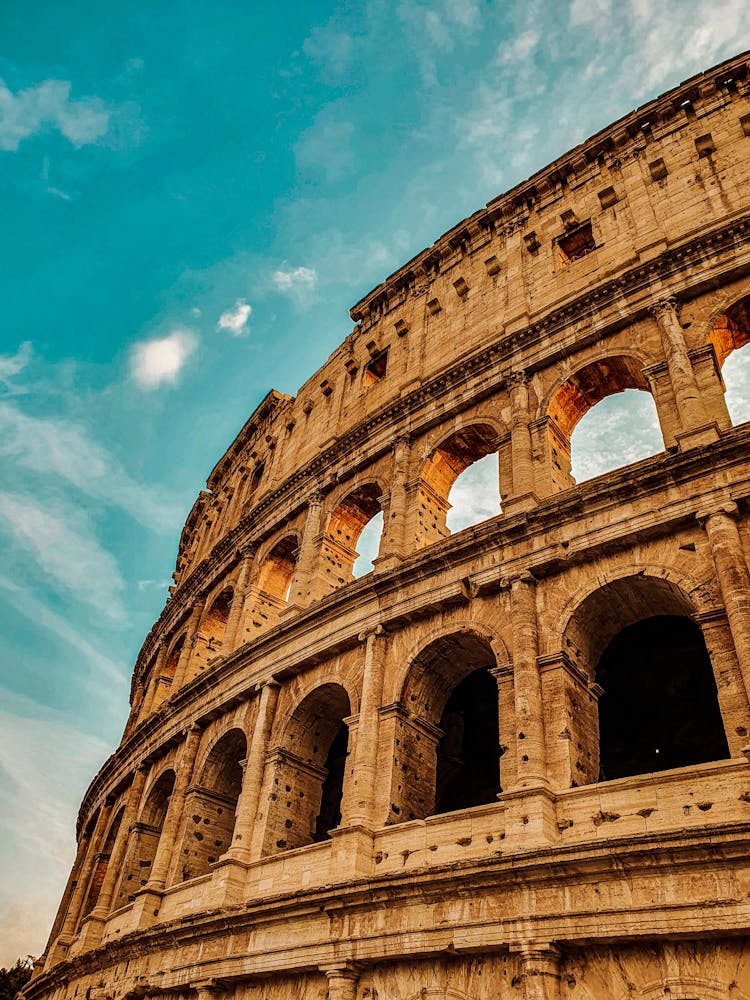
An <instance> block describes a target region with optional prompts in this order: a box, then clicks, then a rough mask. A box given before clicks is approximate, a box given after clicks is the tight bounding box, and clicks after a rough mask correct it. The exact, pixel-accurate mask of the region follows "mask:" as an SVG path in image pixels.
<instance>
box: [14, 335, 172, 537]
mask: <svg viewBox="0 0 750 1000" xmlns="http://www.w3.org/2000/svg"><path fill="white" fill-rule="evenodd" d="M16 357H17V355H16ZM4 360H5V359H3V357H2V356H0V373H2V367H3V361H4ZM1 379H2V375H1V374H0V380H1ZM2 458H6V459H10V460H12V461H13V463H14V466H15V468H16V469H19V468H24V469H28V470H30V471H32V472H34V473H37V474H39V475H41V476H44V477H45V478H47V479H49V478H54V479H58V480H60V481H62V482H63V483H67V484H69V485H71V486H74V487H75V488H76V489H77V490H79V491H80V492H81V493H83V494H85V495H86V496H89V497H91V498H92V499H95V500H102V501H104V502H105V503H107V504H108V505H110V506H113V507H119V508H120V509H122V510H125V511H126V512H127V513H128V514H130V516H131V517H133V518H135V519H136V520H137V521H139V522H140V523H141V524H143V525H145V526H147V527H151V528H155V529H156V530H160V531H161V530H167V529H173V528H174V526H175V524H176V523H177V520H178V513H177V511H176V509H175V507H174V505H172V504H171V503H170V502H169V501H165V500H164V499H162V497H161V496H159V495H158V494H157V493H156V491H155V490H154V489H152V488H151V487H149V486H146V485H144V484H143V483H139V482H137V481H135V480H134V479H133V478H132V477H131V476H130V475H128V473H127V472H126V471H125V469H124V468H123V467H122V466H121V465H120V463H119V462H118V461H117V460H116V459H115V458H114V457H113V456H112V455H111V454H110V453H109V452H108V451H107V449H106V448H104V447H103V446H102V445H101V444H99V443H98V442H97V441H95V440H94V439H93V438H92V436H91V434H90V433H89V432H88V431H87V429H86V428H85V427H83V426H82V425H81V424H77V423H75V422H73V421H72V420H70V419H68V418H66V417H64V416H59V417H36V416H31V415H29V414H27V413H24V412H23V411H22V410H21V409H20V408H19V407H18V406H17V405H16V404H15V403H12V402H10V401H8V400H6V401H4V402H0V459H2Z"/></svg>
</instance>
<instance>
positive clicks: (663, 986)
mask: <svg viewBox="0 0 750 1000" xmlns="http://www.w3.org/2000/svg"><path fill="white" fill-rule="evenodd" d="M729 990H730V986H729V984H728V983H721V982H719V981H718V980H717V979H706V978H704V977H703V976H679V977H678V978H675V977H670V978H669V979H657V980H653V981H652V982H650V983H647V984H646V985H645V986H642V987H641V988H640V990H639V991H638V994H639V996H641V997H642V998H643V1000H664V997H669V998H670V1000H726V998H727V996H728V995H729ZM731 995H732V998H733V1000H748V995H747V993H745V992H744V991H743V990H742V989H740V988H739V987H738V986H737V984H736V983H732V984H731ZM627 997H632V993H630V992H629V993H628V994H627ZM623 1000H626V998H625V997H623Z"/></svg>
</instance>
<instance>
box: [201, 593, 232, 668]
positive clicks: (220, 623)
mask: <svg viewBox="0 0 750 1000" xmlns="http://www.w3.org/2000/svg"><path fill="white" fill-rule="evenodd" d="M233 599H234V589H233V588H232V587H225V588H224V590H222V592H221V593H220V594H219V595H218V596H217V597H215V598H214V600H213V601H212V603H211V605H210V607H209V608H208V609H207V610H206V612H205V614H204V615H203V617H202V619H201V627H200V632H199V633H198V639H199V642H200V643H202V644H203V646H204V647H205V650H206V656H207V657H208V658H210V657H211V656H212V655H215V654H216V653H218V652H219V651H220V650H221V644H222V642H223V639H224V633H225V632H226V629H227V622H228V621H229V612H230V611H231V610H232V600H233Z"/></svg>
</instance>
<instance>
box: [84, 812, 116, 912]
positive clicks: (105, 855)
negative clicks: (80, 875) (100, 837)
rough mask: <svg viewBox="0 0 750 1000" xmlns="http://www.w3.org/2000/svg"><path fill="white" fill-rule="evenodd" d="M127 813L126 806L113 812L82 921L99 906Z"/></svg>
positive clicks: (85, 902)
mask: <svg viewBox="0 0 750 1000" xmlns="http://www.w3.org/2000/svg"><path fill="white" fill-rule="evenodd" d="M124 813H125V805H124V804H123V805H121V806H120V807H119V809H116V810H115V811H114V812H113V815H112V818H111V819H110V822H109V826H108V828H107V833H106V835H105V837H104V841H103V843H102V847H101V850H100V851H99V852H98V853H97V856H96V861H95V864H94V870H93V872H92V873H91V879H90V881H89V885H88V889H87V892H86V899H85V901H84V904H83V907H82V908H81V921H82V920H83V919H84V918H85V917H87V916H88V915H89V913H91V911H92V910H93V909H94V907H95V906H96V904H97V901H98V899H99V893H100V892H101V889H102V885H103V884H104V879H105V877H106V875H107V868H108V867H109V859H110V858H111V856H112V851H113V850H114V847H115V842H116V840H117V835H118V833H119V830H120V826H121V824H122V817H123V815H124Z"/></svg>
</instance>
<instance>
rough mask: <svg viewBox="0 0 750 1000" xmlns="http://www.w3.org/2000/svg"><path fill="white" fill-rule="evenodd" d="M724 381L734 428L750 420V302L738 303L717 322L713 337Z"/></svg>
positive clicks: (712, 341)
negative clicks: (748, 344) (743, 348)
mask: <svg viewBox="0 0 750 1000" xmlns="http://www.w3.org/2000/svg"><path fill="white" fill-rule="evenodd" d="M709 339H710V341H711V343H712V344H713V345H714V350H715V351H716V357H717V360H718V362H719V368H720V369H721V375H722V378H723V380H724V387H725V397H724V399H725V402H726V405H727V410H728V411H729V416H730V418H731V421H732V423H733V424H741V423H743V422H744V421H746V420H750V351H742V350H741V348H742V347H744V346H745V344H747V342H748V341H749V340H750V299H743V300H742V301H740V302H737V303H735V305H733V306H732V308H731V309H729V310H728V311H727V313H726V314H725V315H724V316H720V317H719V319H718V320H717V321H716V323H715V325H714V328H713V330H712V331H711V334H710V337H709Z"/></svg>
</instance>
